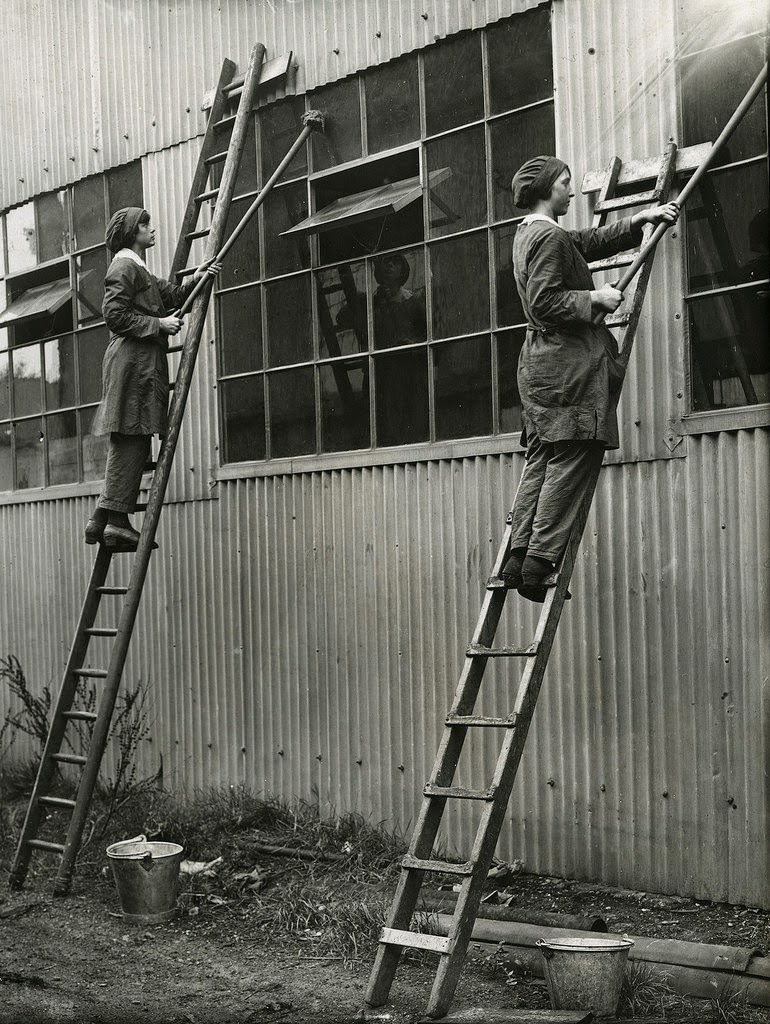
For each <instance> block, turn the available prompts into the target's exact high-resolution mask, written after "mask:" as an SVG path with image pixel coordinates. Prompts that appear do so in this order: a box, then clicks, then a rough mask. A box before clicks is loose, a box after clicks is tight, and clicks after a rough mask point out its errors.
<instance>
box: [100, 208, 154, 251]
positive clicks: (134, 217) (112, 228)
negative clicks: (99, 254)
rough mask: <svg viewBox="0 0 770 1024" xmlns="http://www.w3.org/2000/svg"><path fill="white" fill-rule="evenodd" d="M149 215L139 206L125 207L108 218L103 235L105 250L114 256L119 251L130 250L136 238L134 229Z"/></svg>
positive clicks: (147, 218) (148, 217)
mask: <svg viewBox="0 0 770 1024" xmlns="http://www.w3.org/2000/svg"><path fill="white" fill-rule="evenodd" d="M145 219H146V220H149V219H150V215H149V213H147V211H146V210H143V209H142V207H141V206H126V207H124V209H122V210H118V212H117V213H113V215H112V217H110V223H109V224H108V225H107V230H106V232H105V234H104V241H105V242H106V243H107V248H108V249H109V250H110V252H111V253H112V254H113V256H114V255H115V253H116V252H118V250H119V249H127V248H128V249H130V248H131V246H132V245H133V244H134V239H135V238H136V229H137V228H138V227H139V225H140V223H142V221H143V220H145Z"/></svg>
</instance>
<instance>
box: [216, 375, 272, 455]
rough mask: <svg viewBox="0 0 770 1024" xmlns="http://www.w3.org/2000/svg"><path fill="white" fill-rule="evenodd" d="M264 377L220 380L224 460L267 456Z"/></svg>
mask: <svg viewBox="0 0 770 1024" xmlns="http://www.w3.org/2000/svg"><path fill="white" fill-rule="evenodd" d="M264 385H265V382H264V377H263V376H262V374H261V373H260V374H258V375H257V376H256V377H244V378H241V379H240V380H223V381H220V383H219V397H220V401H221V403H222V427H223V433H224V461H225V462H250V461H252V460H255V459H264V457H265V393H264Z"/></svg>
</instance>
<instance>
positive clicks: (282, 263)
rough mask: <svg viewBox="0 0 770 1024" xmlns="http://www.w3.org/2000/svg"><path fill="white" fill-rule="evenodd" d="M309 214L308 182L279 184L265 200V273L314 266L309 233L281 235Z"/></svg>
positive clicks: (278, 272)
mask: <svg viewBox="0 0 770 1024" xmlns="http://www.w3.org/2000/svg"><path fill="white" fill-rule="evenodd" d="M306 217H307V186H306V185H305V182H304V181H303V182H302V183H301V184H299V185H289V186H287V187H286V188H276V189H274V190H273V192H271V194H270V195H269V196H268V198H267V199H266V200H265V276H266V277H272V276H273V275H275V274H290V273H291V272H292V271H293V270H303V269H304V268H305V267H309V266H310V246H309V244H308V239H307V235H288V236H287V237H286V238H283V237H281V232H282V231H287V230H288V229H289V228H291V227H294V225H295V224H299V222H300V221H301V220H304V219H305V218H306Z"/></svg>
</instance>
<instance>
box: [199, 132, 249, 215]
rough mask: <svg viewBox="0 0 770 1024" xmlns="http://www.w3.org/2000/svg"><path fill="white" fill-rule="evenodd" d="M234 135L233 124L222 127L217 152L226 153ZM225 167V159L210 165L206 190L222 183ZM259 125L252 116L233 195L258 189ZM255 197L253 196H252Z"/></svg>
mask: <svg viewBox="0 0 770 1024" xmlns="http://www.w3.org/2000/svg"><path fill="white" fill-rule="evenodd" d="M232 135H233V125H232V124H231V125H230V126H229V127H228V128H224V129H221V130H220V131H219V132H218V133H217V141H216V152H217V153H224V152H225V150H227V149H228V148H229V146H230V140H231V139H232ZM224 169H225V161H224V160H219V161H217V163H214V164H211V165H210V167H209V181H208V185H207V186H206V190H207V191H208V190H209V189H212V188H218V187H219V185H220V184H221V183H222V174H223V172H224ZM257 184H258V183H257V127H256V120H255V118H253V117H252V118H251V120H250V121H249V126H248V129H247V131H246V140H245V143H244V147H243V154H242V155H241V162H240V164H239V165H238V174H237V175H236V178H235V189H234V190H233V195H236V196H242V195H245V194H246V193H247V192H256V190H257ZM252 199H253V196H252Z"/></svg>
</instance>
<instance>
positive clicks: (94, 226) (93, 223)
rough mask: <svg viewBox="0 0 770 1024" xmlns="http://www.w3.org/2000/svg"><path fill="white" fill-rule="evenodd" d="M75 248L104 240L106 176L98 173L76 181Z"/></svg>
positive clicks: (81, 247)
mask: <svg viewBox="0 0 770 1024" xmlns="http://www.w3.org/2000/svg"><path fill="white" fill-rule="evenodd" d="M73 194H74V224H75V248H76V249H86V248H88V246H90V245H98V244H99V243H100V242H103V241H104V230H105V228H106V226H107V225H106V224H105V220H104V178H103V177H102V175H101V174H97V175H96V176H95V177H93V178H85V179H84V180H83V181H78V182H76V183H75V188H74V193H73Z"/></svg>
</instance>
